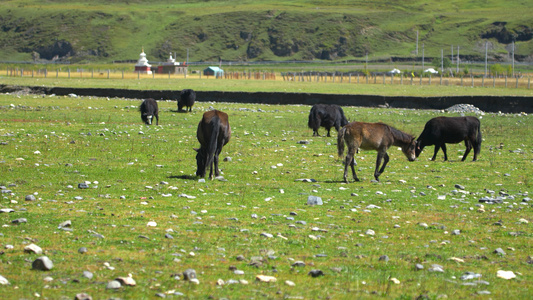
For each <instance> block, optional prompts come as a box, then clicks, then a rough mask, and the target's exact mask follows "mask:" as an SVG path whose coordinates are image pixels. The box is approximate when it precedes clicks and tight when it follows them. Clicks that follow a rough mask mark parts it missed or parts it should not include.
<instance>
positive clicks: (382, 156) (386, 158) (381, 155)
mask: <svg viewBox="0 0 533 300" xmlns="http://www.w3.org/2000/svg"><path fill="white" fill-rule="evenodd" d="M382 159H384V161H383V165H382V166H381V169H380V168H379V166H380V165H381V160H382ZM388 162H389V155H388V154H387V152H384V153H381V152H378V157H377V158H376V170H375V171H374V178H376V180H377V181H379V175H381V174H382V173H383V171H385V166H387V163H388ZM378 169H379V171H378Z"/></svg>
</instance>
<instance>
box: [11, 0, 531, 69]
mask: <svg viewBox="0 0 533 300" xmlns="http://www.w3.org/2000/svg"><path fill="white" fill-rule="evenodd" d="M532 8H533V7H532V5H531V4H530V3H529V2H527V1H521V0H511V1H501V0H490V1H468V2H465V1H448V2H446V3H441V1H419V0H416V1H370V2H369V1H291V2H286V1H272V0H261V1H167V0H163V1H162V0H160V1H149V2H147V1H36V0H10V1H2V7H0V15H1V16H2V17H1V19H0V20H1V21H2V30H1V31H0V42H1V43H0V44H1V45H2V46H1V49H2V52H3V59H5V60H7V61H23V60H24V61H30V60H32V52H38V53H39V54H40V57H41V58H46V59H52V57H53V56H54V55H56V54H58V55H59V56H60V57H61V58H62V59H65V60H70V61H72V62H111V61H114V60H136V59H137V58H138V54H139V51H140V49H141V48H142V47H144V48H145V50H146V53H147V54H148V59H149V60H150V61H164V60H165V59H166V58H167V57H168V54H169V52H176V53H178V60H180V61H184V60H186V58H187V51H189V59H190V61H218V60H219V59H221V60H225V61H271V60H281V61H285V60H335V61H337V60H351V59H362V58H364V57H365V56H366V55H367V54H368V56H369V59H370V60H377V59H382V60H388V59H389V58H390V57H401V58H410V59H413V58H416V57H420V56H421V55H422V45H424V46H425V48H424V49H425V56H426V58H429V57H440V54H441V50H442V49H444V51H445V55H447V56H448V55H450V54H451V53H450V52H449V51H450V50H451V49H450V48H451V47H452V45H453V47H454V48H455V49H456V47H457V46H460V53H461V55H462V58H463V59H467V60H471V59H474V60H480V58H483V57H484V53H485V47H484V45H485V42H488V43H489V45H490V46H489V56H490V57H491V59H497V60H508V58H509V55H510V52H511V50H510V48H509V45H510V43H511V42H512V37H514V39H515V40H516V46H517V47H516V50H515V54H516V57H520V58H522V59H523V58H526V57H528V56H530V55H531V53H532V50H533V46H532V45H533V44H532V40H531V36H530V34H528V30H530V29H531V27H532V25H533V24H532V23H531V18H530V15H529V14H528V13H524V12H528V11H531V9H532ZM417 32H418V34H419V52H418V53H415V50H416V40H417V37H416V36H417ZM455 51H456V50H455Z"/></svg>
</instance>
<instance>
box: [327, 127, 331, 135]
mask: <svg viewBox="0 0 533 300" xmlns="http://www.w3.org/2000/svg"><path fill="white" fill-rule="evenodd" d="M326 129H327V130H328V137H330V136H331V134H329V131H330V130H331V127H328V128H326Z"/></svg>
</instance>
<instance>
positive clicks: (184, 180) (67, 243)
mask: <svg viewBox="0 0 533 300" xmlns="http://www.w3.org/2000/svg"><path fill="white" fill-rule="evenodd" d="M53 3H57V2H53ZM443 5H444V4H443ZM95 82H96V81H95ZM102 82H106V81H105V80H102ZM139 84H144V81H140V82H139ZM139 104H140V103H139V101H138V100H128V99H123V100H119V99H104V98H95V97H83V98H69V97H57V96H41V95H23V94H13V95H0V112H1V117H0V142H2V144H1V145H0V173H1V174H2V176H1V177H0V185H2V186H5V187H6V189H9V190H11V192H12V193H2V199H1V201H0V208H2V209H4V208H12V209H14V210H15V212H13V213H0V221H1V223H2V224H3V226H2V230H1V231H0V232H1V235H0V245H1V250H0V266H1V267H0V275H1V276H3V277H5V278H6V279H7V280H8V281H9V282H10V284H9V285H0V294H1V295H2V298H4V299H22V298H24V299H28V298H35V297H40V298H43V299H44V298H48V299H61V298H69V299H72V298H73V297H74V295H75V294H77V293H82V292H83V293H87V294H89V295H91V296H92V297H93V299H109V298H121V299H134V298H135V299H139V298H142V299H149V298H155V297H156V294H161V295H162V294H166V295H167V297H170V295H173V294H176V293H180V294H183V295H185V297H187V298H191V299H198V298H201V299H206V298H212V299H220V298H231V299H249V298H264V299H278V298H293V299H302V298H303V299H324V298H330V299H356V298H365V299H374V298H376V297H381V298H392V299H413V298H416V297H419V296H422V297H424V298H426V297H427V298H429V299H437V298H442V297H445V296H447V298H448V299H459V298H471V297H472V295H476V294H478V293H485V292H490V295H489V296H490V297H491V298H493V299H525V298H528V297H529V296H530V294H531V291H530V288H529V284H528V283H530V282H532V281H533V276H532V273H531V272H530V269H531V267H530V266H531V265H530V264H531V262H532V261H533V258H532V257H531V255H532V253H531V238H532V234H531V232H532V225H531V224H532V222H533V218H532V217H531V216H532V215H531V209H532V208H531V201H530V202H522V199H524V198H526V197H528V195H529V197H531V192H532V191H531V188H532V186H531V178H532V176H533V168H532V167H531V163H532V161H533V148H532V141H531V134H530V132H531V130H532V126H533V118H532V116H528V115H503V114H488V113H487V114H484V115H482V116H478V117H479V118H481V123H482V132H483V138H484V141H483V144H482V150H481V156H480V159H479V161H477V162H472V161H471V158H472V156H470V157H469V158H468V160H467V161H465V162H460V161H459V160H460V157H461V156H462V153H463V150H464V145H462V144H456V145H448V155H449V157H450V160H451V161H449V162H443V161H442V153H441V154H439V156H438V159H437V161H435V162H432V161H428V158H430V157H431V155H432V150H433V149H432V147H429V148H426V149H425V151H424V152H423V153H422V154H421V156H420V158H419V159H418V160H417V161H415V162H408V161H407V160H406V159H405V157H404V156H403V154H402V153H401V151H399V150H397V149H396V148H395V147H393V148H391V149H390V150H389V155H390V157H391V161H390V162H389V165H388V166H387V169H386V170H385V173H383V175H382V176H381V178H380V179H381V182H380V183H372V182H371V181H370V180H371V179H372V174H373V168H374V161H375V157H376V153H375V152H373V151H361V152H360V153H359V154H357V156H356V159H357V162H358V168H359V171H358V175H359V176H360V178H361V179H362V180H363V181H362V182H358V183H349V184H343V183H341V181H342V169H343V166H342V162H341V160H340V159H339V158H337V156H336V152H337V151H336V147H335V143H336V139H335V138H333V137H332V138H326V137H312V131H311V130H310V129H308V128H307V126H306V125H307V116H308V112H309V109H310V107H308V106H268V105H261V104H255V105H245V104H230V103H202V102H200V103H197V105H196V106H195V107H194V110H193V113H191V114H182V113H176V112H175V110H176V103H175V102H170V101H169V102H167V101H160V102H159V105H160V109H161V114H160V116H161V121H160V124H161V125H160V126H151V127H147V126H145V125H142V124H141V122H140V116H139V112H138V110H137V107H138V105H139ZM211 107H214V108H216V109H220V110H222V111H225V112H227V113H228V114H229V117H230V123H231V126H232V131H233V135H232V139H231V141H230V142H229V144H228V145H227V146H226V147H225V148H224V149H223V151H222V154H221V156H220V158H221V160H222V159H223V158H225V157H229V158H231V159H230V160H228V161H221V162H220V167H221V169H222V171H223V175H224V178H225V179H227V181H219V180H214V181H207V182H200V181H198V179H197V178H194V177H193V176H192V175H193V174H194V172H195V167H196V163H195V161H194V156H195V153H194V151H193V150H192V148H193V147H197V146H198V142H197V140H196V136H195V134H196V126H197V124H198V121H199V120H200V118H201V115H202V113H203V112H204V111H206V110H208V109H211ZM344 111H345V114H346V116H347V117H348V118H349V119H350V120H358V121H368V122H377V121H383V122H386V123H389V124H391V125H394V126H395V127H397V128H399V129H402V130H404V131H406V132H409V133H412V134H414V135H417V134H419V133H420V132H421V131H422V129H423V126H424V124H425V122H426V121H427V120H429V119H430V118H432V117H434V116H437V115H441V113H438V112H434V111H415V110H397V109H366V108H360V107H345V108H344ZM449 115H454V114H449ZM320 133H321V134H324V130H323V129H321V130H320ZM300 141H308V142H309V144H301V143H299V142H300ZM298 179H315V180H316V181H317V182H302V181H298ZM84 182H88V183H89V188H88V189H78V188H77V187H78V184H79V183H84ZM455 185H461V186H463V187H464V190H462V189H461V187H456V186H455ZM528 193H529V194H528ZM30 194H32V195H35V197H36V198H37V200H36V201H25V196H26V195H30ZM180 195H181V197H180ZM185 195H187V196H189V197H184V196H185ZM309 195H315V196H319V197H321V198H322V200H323V201H324V205H322V206H308V205H306V201H307V197H308V196H309ZM78 196H79V197H82V199H81V200H78V199H76V198H75V197H78ZM497 196H501V197H503V199H504V200H503V201H504V202H503V203H501V204H493V205H491V204H483V206H480V204H481V203H479V199H481V198H483V197H491V198H495V197H497ZM372 205H373V206H372ZM376 206H377V207H376ZM19 218H25V219H26V220H27V223H20V224H18V225H17V224H15V223H12V221H13V220H16V219H19ZM67 220H70V221H71V222H72V226H71V227H70V229H69V228H66V229H67V230H65V228H58V226H59V224H61V223H62V222H65V221H67ZM301 221H304V222H305V223H303V222H301ZM149 222H155V223H156V224H157V226H155V227H151V226H147V225H148V223H149ZM422 223H425V224H427V226H423V224H422ZM369 229H371V230H373V231H374V233H375V234H374V235H372V234H371V232H368V230H369ZM454 230H459V232H458V233H459V234H452V233H453V232H454ZM262 233H269V234H272V235H273V237H266V236H262V235H261V234H262ZM97 234H100V235H102V236H103V237H99V236H98V235H97ZM165 234H170V235H171V236H172V237H173V238H170V237H167V238H165ZM31 243H34V244H37V245H38V246H40V247H41V248H42V249H43V250H44V255H46V256H48V257H49V258H50V259H51V260H52V261H53V263H54V268H53V269H52V270H50V271H36V270H31V264H32V261H33V260H35V259H36V258H37V257H38V256H40V255H37V254H31V253H24V251H23V248H24V247H25V246H27V245H29V244H31ZM8 245H12V246H13V247H12V248H11V247H8ZM81 247H86V248H87V250H88V252H87V253H85V254H80V253H78V249H80V248H81ZM497 248H502V249H503V251H504V252H505V253H506V254H505V255H503V254H496V253H494V251H495V250H496V249H497ZM241 255H242V256H243V258H244V259H243V260H239V259H237V257H238V256H241ZM384 255H387V256H388V258H389V260H388V261H386V260H380V257H382V256H384ZM297 261H302V262H304V263H305V266H293V264H294V263H295V262H297ZM252 262H256V263H255V264H252ZM416 264H421V265H422V266H423V267H424V269H423V270H421V271H416V270H415V265H416ZM434 264H438V265H441V266H442V268H443V271H444V272H438V271H436V272H432V271H430V269H431V268H432V265H434ZM189 268H192V269H194V270H196V273H197V274H198V280H199V284H198V285H196V284H194V283H191V282H187V281H184V280H183V278H182V275H181V274H182V272H183V271H185V270H186V269H189ZM235 269H236V270H240V271H243V273H244V274H242V275H238V274H236V273H235V272H234V270H235ZM313 269H319V270H321V271H322V272H323V273H324V276H321V277H317V278H313V277H311V276H309V275H308V273H309V272H310V271H311V270H313ZM498 270H505V271H512V272H514V274H516V276H517V277H516V278H515V279H511V280H505V279H501V278H498V277H497V272H498ZM83 271H90V272H91V273H92V274H93V275H94V277H93V278H92V279H88V278H86V277H83V276H82V272H83ZM465 272H474V273H476V274H481V276H482V277H481V278H478V279H471V280H462V279H461V276H462V275H463V274H465ZM128 274H131V276H132V278H133V279H134V280H135V281H136V286H134V287H121V288H120V289H118V290H109V289H106V285H107V283H108V282H109V281H111V280H114V279H115V278H117V277H121V276H122V277H127V276H128ZM260 274H263V275H269V276H274V277H276V278H277V281H276V282H275V283H263V282H258V281H256V279H255V278H256V276H257V275H260ZM178 278H180V279H178ZM393 278H395V279H397V280H398V283H395V282H394V281H393V280H392V279H393ZM230 280H234V281H233V282H232V281H230ZM238 280H245V281H246V282H244V281H240V282H239V281H238ZM479 280H481V281H479ZM287 281H291V282H293V283H294V286H291V285H289V284H287ZM235 282H238V283H235ZM246 283H247V284H246ZM486 283H488V284H489V285H486ZM480 297H484V296H480ZM172 298H179V297H177V296H173V297H172Z"/></svg>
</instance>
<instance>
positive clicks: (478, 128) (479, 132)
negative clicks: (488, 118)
mask: <svg viewBox="0 0 533 300" xmlns="http://www.w3.org/2000/svg"><path fill="white" fill-rule="evenodd" d="M476 130H477V135H476V144H477V148H478V149H479V150H478V152H479V151H480V150H481V140H482V136H481V123H480V122H479V121H478V122H477V128H476Z"/></svg>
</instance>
